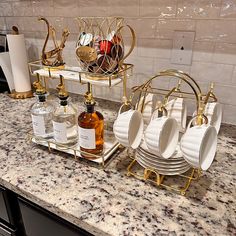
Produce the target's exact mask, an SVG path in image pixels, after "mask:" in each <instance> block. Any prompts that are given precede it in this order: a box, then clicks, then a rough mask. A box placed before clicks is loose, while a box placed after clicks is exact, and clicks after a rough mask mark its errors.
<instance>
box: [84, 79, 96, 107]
mask: <svg viewBox="0 0 236 236" xmlns="http://www.w3.org/2000/svg"><path fill="white" fill-rule="evenodd" d="M84 98H85V102H84V103H85V105H95V104H96V102H95V100H94V98H93V94H92V85H91V84H90V83H88V91H87V92H86V93H85V95H84Z"/></svg>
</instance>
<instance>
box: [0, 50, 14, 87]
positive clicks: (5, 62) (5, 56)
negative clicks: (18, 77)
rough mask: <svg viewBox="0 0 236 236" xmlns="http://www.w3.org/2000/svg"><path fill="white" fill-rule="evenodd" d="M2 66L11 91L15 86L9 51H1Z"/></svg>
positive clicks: (0, 64)
mask: <svg viewBox="0 0 236 236" xmlns="http://www.w3.org/2000/svg"><path fill="white" fill-rule="evenodd" d="M0 66H1V67H2V71H3V73H4V75H5V77H6V80H7V83H8V86H9V89H10V91H12V90H13V89H14V88H15V87H14V81H13V75H12V70H11V61H10V56H9V52H1V53H0Z"/></svg>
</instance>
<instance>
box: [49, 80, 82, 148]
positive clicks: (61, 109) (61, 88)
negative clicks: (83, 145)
mask: <svg viewBox="0 0 236 236" xmlns="http://www.w3.org/2000/svg"><path fill="white" fill-rule="evenodd" d="M57 90H58V98H59V106H58V107H57V108H56V110H55V112H54V114H53V131H54V139H55V141H56V143H57V144H59V145H60V144H63V145H68V146H73V145H75V144H76V143H77V140H78V124H77V111H76V109H75V108H74V106H73V105H72V104H70V102H69V95H68V93H67V91H66V90H65V84H64V79H63V77H62V76H60V84H59V85H58V86H57Z"/></svg>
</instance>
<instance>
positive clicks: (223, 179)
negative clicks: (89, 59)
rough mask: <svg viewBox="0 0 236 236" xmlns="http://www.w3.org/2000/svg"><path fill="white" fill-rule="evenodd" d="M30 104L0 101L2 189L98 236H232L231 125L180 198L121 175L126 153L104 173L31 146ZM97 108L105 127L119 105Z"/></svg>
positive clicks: (235, 216)
mask: <svg viewBox="0 0 236 236" xmlns="http://www.w3.org/2000/svg"><path fill="white" fill-rule="evenodd" d="M76 100H79V101H80V102H81V101H82V99H81V98H80V97H77V98H76ZM33 102H34V99H28V100H12V99H10V98H8V97H7V96H6V95H3V94H1V95H0V135H1V139H0V184H1V185H3V186H5V187H7V188H9V189H11V190H13V191H15V192H16V193H18V194H20V195H22V196H24V197H25V198H27V199H29V200H31V201H32V202H34V203H36V204H39V205H40V206H42V207H44V208H46V209H48V210H49V211H51V212H54V213H56V214H58V215H59V216H61V217H62V218H64V219H66V220H68V221H70V222H72V223H74V224H76V225H78V226H80V227H82V228H84V229H85V230H87V231H89V232H91V233H94V234H95V235H99V236H100V235H132V236H135V235H137V236H141V235H148V236H149V235H162V234H164V235H235V234H236V187H235V183H236V127H234V126H230V125H223V126H222V129H221V132H220V135H219V139H218V152H217V156H216V158H215V161H214V163H213V165H212V166H211V168H210V169H209V170H208V171H207V172H206V173H204V174H203V176H202V177H201V178H200V179H199V180H198V181H196V182H194V183H193V185H191V187H190V189H189V191H188V192H187V194H186V196H181V195H178V194H176V193H174V192H169V191H167V190H164V189H160V188H156V187H154V186H152V185H150V184H147V183H144V182H142V181H139V180H137V179H134V178H132V177H127V176H126V168H127V165H128V164H129V161H130V160H129V159H127V158H126V156H125V154H126V153H125V152H122V153H120V154H119V155H118V156H117V157H116V159H115V160H114V161H113V162H112V163H111V164H110V165H109V166H108V168H107V169H106V170H105V171H103V170H100V169H97V168H94V167H90V166H88V165H84V164H82V163H79V162H75V161H74V160H73V159H72V158H69V157H68V156H65V155H63V154H60V153H49V152H48V150H47V149H46V148H43V147H41V146H38V145H35V144H32V143H31V142H29V141H28V140H27V132H29V131H30V130H31V120H30V115H29V107H30V105H31V104H32V103H33ZM100 105H102V108H101V109H100V111H102V112H103V114H104V115H105V117H106V119H107V120H110V122H112V120H113V119H114V117H115V114H116V113H115V112H116V111H117V110H118V105H119V104H115V103H111V102H109V101H106V102H104V103H100Z"/></svg>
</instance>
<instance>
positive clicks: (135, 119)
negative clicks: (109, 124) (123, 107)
mask: <svg viewBox="0 0 236 236" xmlns="http://www.w3.org/2000/svg"><path fill="white" fill-rule="evenodd" d="M113 132H114V135H115V137H116V139H117V141H118V142H119V143H120V144H122V145H123V146H125V147H132V148H133V149H136V148H137V147H138V146H139V144H140V143H141V140H142V136H143V118H142V114H141V112H140V111H137V110H132V109H130V110H128V111H125V112H123V113H120V112H119V115H118V117H117V119H116V120H115V122H114V125H113Z"/></svg>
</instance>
